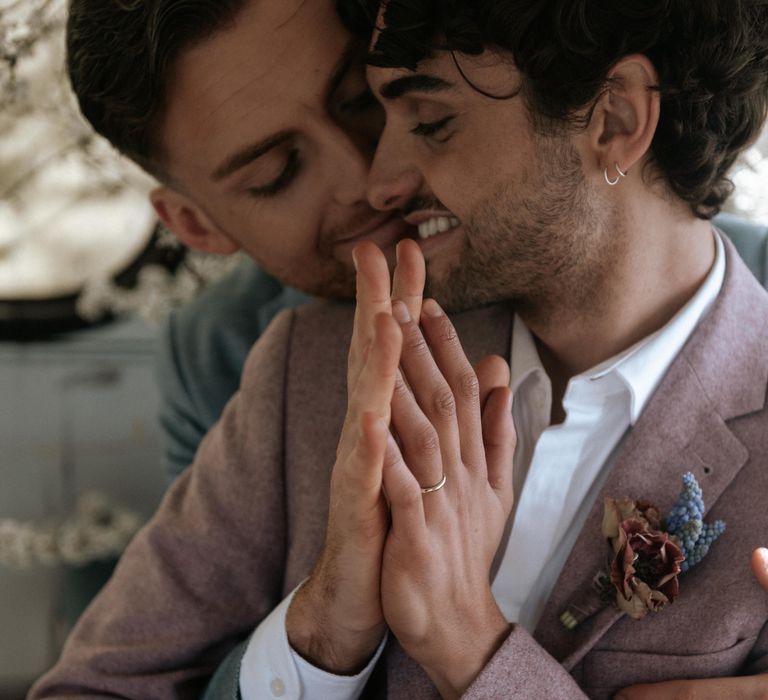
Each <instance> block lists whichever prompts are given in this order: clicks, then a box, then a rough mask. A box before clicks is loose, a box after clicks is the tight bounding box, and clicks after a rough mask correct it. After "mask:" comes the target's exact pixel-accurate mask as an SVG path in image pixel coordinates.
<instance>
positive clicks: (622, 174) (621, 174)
mask: <svg viewBox="0 0 768 700" xmlns="http://www.w3.org/2000/svg"><path fill="white" fill-rule="evenodd" d="M613 167H614V168H616V172H617V173H618V174H617V175H616V179H615V180H611V179H610V178H609V177H608V168H606V169H605V170H604V171H603V177H604V178H605V181H606V182H607V183H608V184H609V185H610V186H611V187H614V186H615V185H618V184H619V181H620V180H621V178H623V177H626V176H627V175H629V170H627V172H624V171H623V170H622V169H621V168H620V167H619V164H618V163H614V164H613Z"/></svg>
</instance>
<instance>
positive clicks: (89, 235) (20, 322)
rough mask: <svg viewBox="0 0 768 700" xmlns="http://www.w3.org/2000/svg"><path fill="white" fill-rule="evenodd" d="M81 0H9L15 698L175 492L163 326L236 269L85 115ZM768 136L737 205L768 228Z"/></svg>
mask: <svg viewBox="0 0 768 700" xmlns="http://www.w3.org/2000/svg"><path fill="white" fill-rule="evenodd" d="M65 10H66V2H65V0H0V397H1V398H0V445H1V446H2V449H1V450H0V630H3V634H2V635H0V700H13V699H15V698H21V697H23V694H24V692H25V691H26V689H27V687H28V685H29V683H30V681H31V680H32V679H34V678H35V677H37V676H38V675H39V674H40V673H42V671H43V670H45V669H46V668H47V667H48V666H50V665H51V663H52V662H53V661H54V660H55V658H56V657H57V655H58V652H59V648H60V645H61V642H62V640H63V639H64V637H65V636H66V633H67V631H68V630H69V628H70V627H71V625H72V623H73V621H74V620H75V619H76V617H77V615H78V613H79V612H80V610H81V609H82V607H83V606H84V605H85V604H86V602H87V600H88V599H89V598H90V596H91V595H92V594H93V593H94V591H95V590H97V589H98V587H99V586H100V585H101V583H102V582H103V581H104V580H105V579H106V577H107V576H108V575H109V572H110V571H111V568H112V566H113V563H114V561H115V559H116V558H117V557H118V556H119V554H120V552H121V551H122V549H123V548H124V547H125V545H126V543H127V542H128V541H129V539H130V537H131V536H132V535H133V533H134V532H135V531H136V530H137V529H138V527H140V525H141V524H142V522H143V521H144V520H145V519H146V518H147V516H148V515H149V514H151V512H152V511H153V509H154V508H155V506H156V505H157V503H158V501H159V499H160V497H161V494H162V492H163V490H164V488H165V481H164V479H165V477H164V473H163V467H162V457H161V449H160V441H159V432H158V428H157V425H156V413H157V407H158V396H157V389H156V386H155V380H154V376H153V367H154V351H155V341H156V336H157V333H158V328H159V324H160V323H161V322H162V320H163V319H164V318H165V316H166V315H167V314H168V312H169V311H170V310H171V309H172V308H173V307H175V306H177V305H179V304H181V303H183V302H184V301H185V300H188V299H190V298H192V296H194V295H195V294H196V293H197V292H198V291H199V290H200V289H201V288H202V287H203V286H205V285H206V284H207V283H209V282H210V281H211V280H214V279H216V278H218V277H219V276H220V275H221V274H223V273H224V272H225V271H226V270H227V269H229V267H231V265H232V264H234V263H235V262H236V261H234V260H223V259H220V258H213V259H211V258H207V257H205V256H202V255H199V254H191V253H189V252H188V251H186V250H184V249H183V248H181V247H179V246H178V245H177V244H176V243H175V241H174V239H172V237H170V236H169V234H168V233H167V232H164V231H162V230H161V229H160V228H159V227H158V226H157V225H156V222H155V219H154V217H153V214H152V211H151V208H150V207H149V204H148V202H147V197H146V194H147V192H148V190H149V189H150V188H151V187H152V181H151V180H150V179H149V178H147V177H146V176H145V175H144V174H142V173H141V172H140V171H139V170H138V169H137V168H135V167H133V166H132V165H131V164H130V163H128V162H127V161H125V160H124V159H122V158H120V157H119V156H118V155H117V154H116V153H115V152H114V151H113V150H112V149H111V147H110V146H109V145H107V144H106V143H104V142H103V141H102V140H101V139H99V138H97V137H95V136H94V135H93V134H92V133H91V131H90V129H89V128H88V126H87V125H86V124H85V123H84V122H83V121H82V119H81V118H80V117H79V114H78V111H77V108H76V105H75V103H74V99H73V97H72V96H71V95H70V92H69V88H68V83H67V80H66V76H65V73H64V68H63V56H64V50H63V27H64V22H65ZM767 156H768V138H766V137H765V136H764V137H763V139H762V140H761V142H760V143H758V144H757V145H756V146H755V147H754V148H752V149H751V150H750V151H749V152H748V153H747V154H746V157H745V158H744V160H743V162H742V163H740V164H739V167H738V169H737V170H736V172H735V173H734V176H733V180H734V182H735V184H736V187H737V190H736V194H735V196H734V197H733V198H732V200H731V202H730V204H729V207H730V211H732V212H733V213H736V214H738V215H740V216H742V217H745V218H748V219H752V220H755V221H763V222H768V198H766V197H765V196H763V193H764V191H765V189H766V185H768V157H767Z"/></svg>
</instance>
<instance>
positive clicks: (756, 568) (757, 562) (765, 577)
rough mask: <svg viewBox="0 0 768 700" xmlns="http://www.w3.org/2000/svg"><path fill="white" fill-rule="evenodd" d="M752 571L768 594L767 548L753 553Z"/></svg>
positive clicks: (761, 548) (760, 548)
mask: <svg viewBox="0 0 768 700" xmlns="http://www.w3.org/2000/svg"><path fill="white" fill-rule="evenodd" d="M752 571H753V572H754V573H755V578H756V579H757V582H758V583H759V584H760V585H761V586H762V587H763V589H765V591H766V592H768V549H766V548H765V547H759V548H758V549H756V550H755V551H754V552H752Z"/></svg>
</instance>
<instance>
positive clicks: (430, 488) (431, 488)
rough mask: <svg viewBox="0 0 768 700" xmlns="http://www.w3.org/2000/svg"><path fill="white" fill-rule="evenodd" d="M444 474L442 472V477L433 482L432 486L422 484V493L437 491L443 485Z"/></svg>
mask: <svg viewBox="0 0 768 700" xmlns="http://www.w3.org/2000/svg"><path fill="white" fill-rule="evenodd" d="M445 479H446V477H445V474H443V478H442V479H440V481H438V482H437V483H436V484H433V485H432V486H424V487H422V489H421V492H422V493H434V492H435V491H439V490H440V489H441V488H443V486H445Z"/></svg>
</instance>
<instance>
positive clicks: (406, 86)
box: [379, 74, 454, 100]
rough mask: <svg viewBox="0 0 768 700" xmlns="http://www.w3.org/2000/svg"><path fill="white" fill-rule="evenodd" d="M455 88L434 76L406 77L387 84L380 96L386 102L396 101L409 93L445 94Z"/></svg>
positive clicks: (381, 90) (380, 91) (382, 88)
mask: <svg viewBox="0 0 768 700" xmlns="http://www.w3.org/2000/svg"><path fill="white" fill-rule="evenodd" d="M453 87H454V85H453V83H449V82H448V81H447V80H443V79H442V78H436V77H435V76H433V75H423V74H417V75H406V76H405V77H403V78H397V79H396V80H392V81H390V82H388V83H386V84H385V85H384V86H383V87H381V88H380V89H379V94H380V95H381V96H382V97H383V98H384V99H385V100H396V99H398V98H399V97H402V96H403V95H405V94H407V93H409V92H443V91H445V90H451V89H452V88H453Z"/></svg>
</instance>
